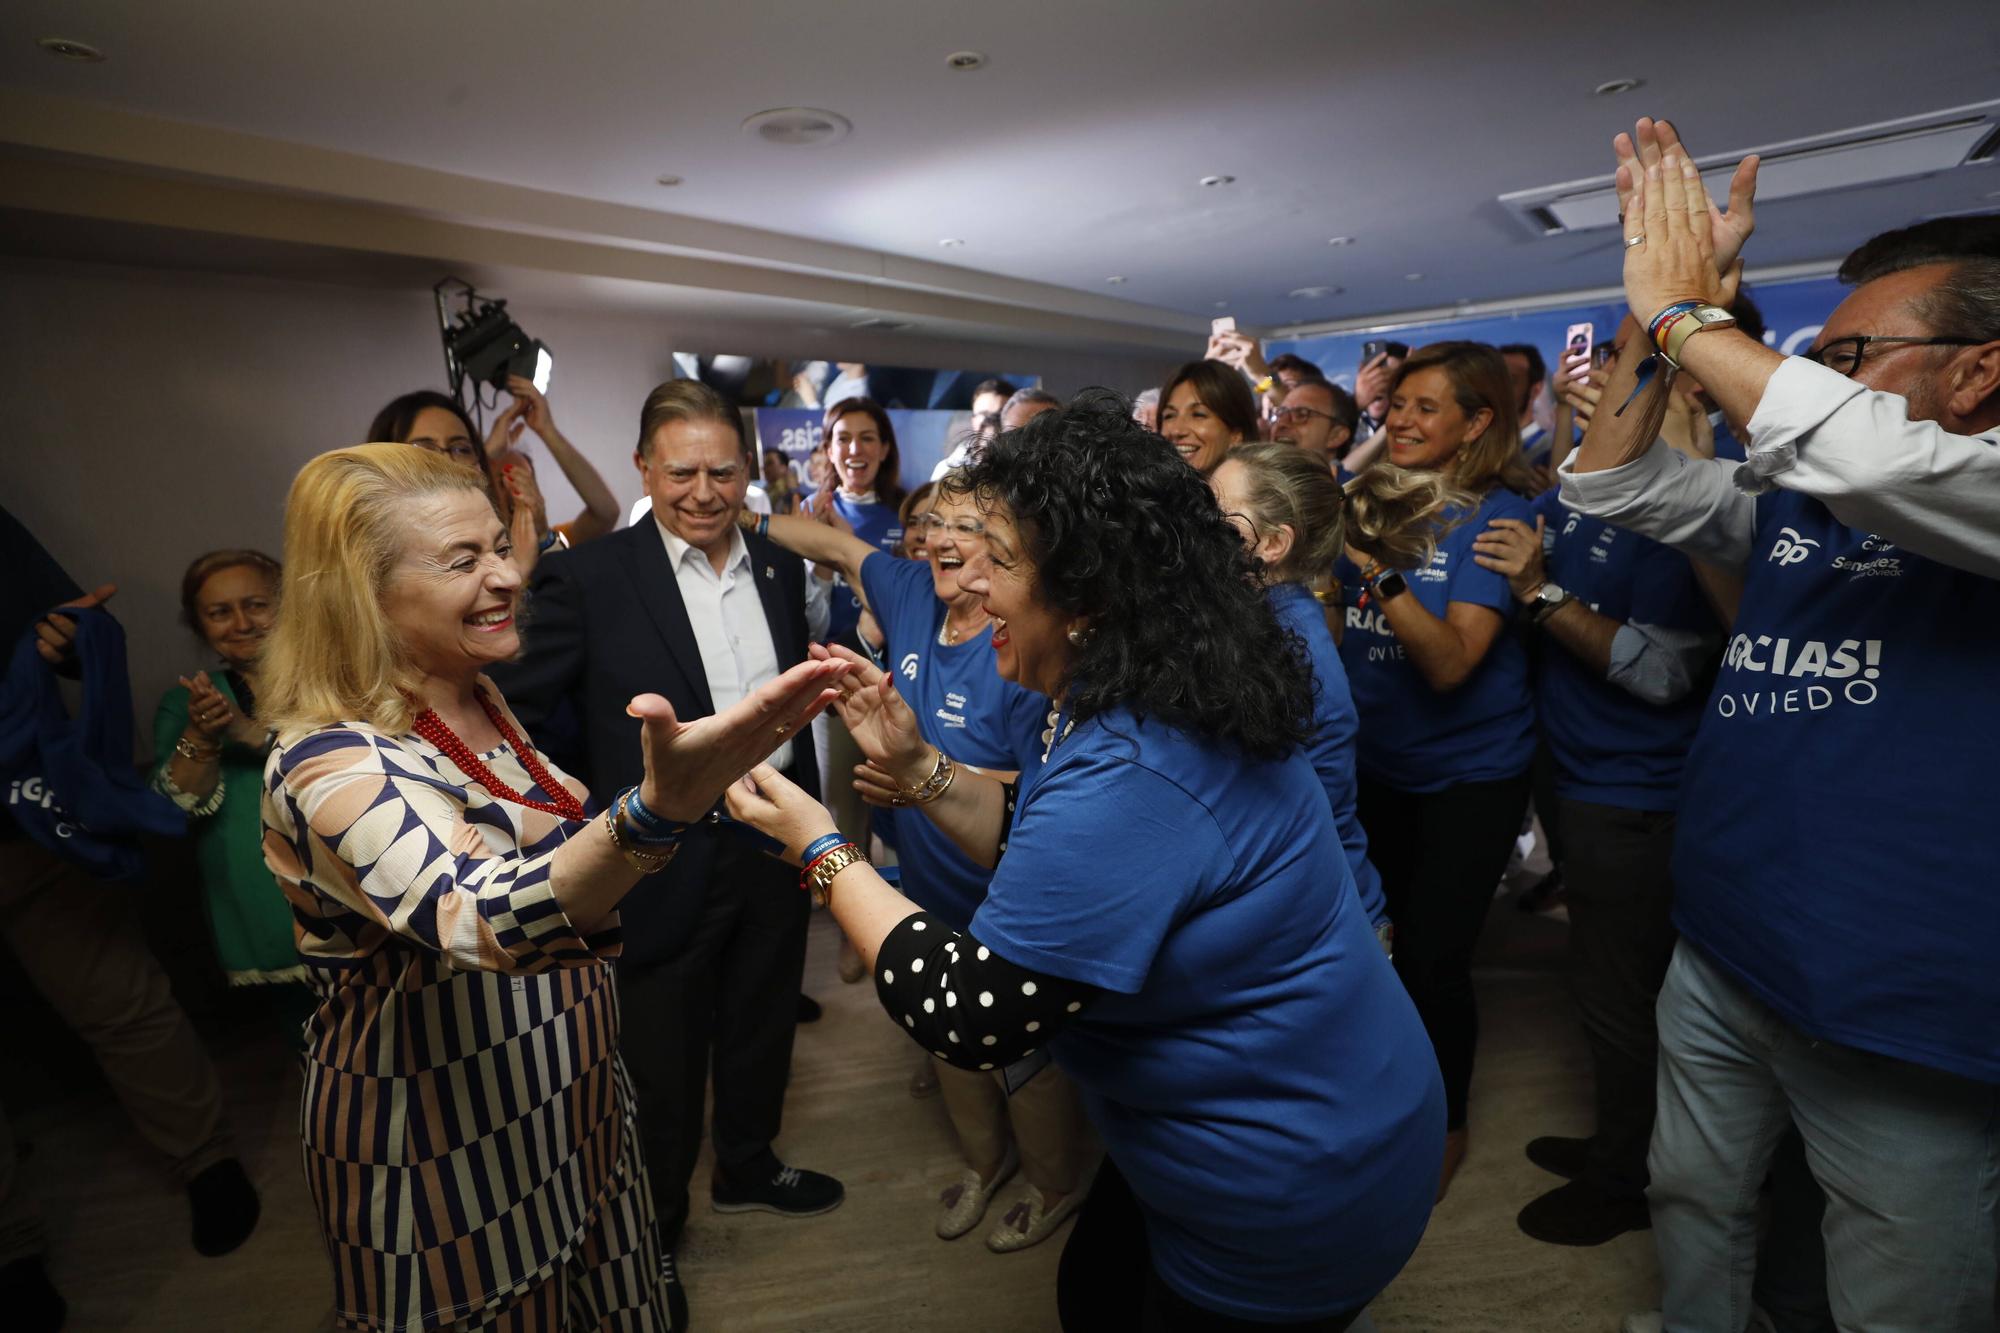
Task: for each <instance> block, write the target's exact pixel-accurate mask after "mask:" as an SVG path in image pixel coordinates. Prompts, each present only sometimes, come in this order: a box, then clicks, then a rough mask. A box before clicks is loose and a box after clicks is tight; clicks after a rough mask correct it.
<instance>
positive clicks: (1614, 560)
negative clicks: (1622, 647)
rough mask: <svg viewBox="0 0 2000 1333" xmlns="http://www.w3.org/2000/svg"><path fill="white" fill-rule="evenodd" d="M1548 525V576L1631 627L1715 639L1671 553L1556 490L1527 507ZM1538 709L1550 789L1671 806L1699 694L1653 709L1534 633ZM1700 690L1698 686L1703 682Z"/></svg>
mask: <svg viewBox="0 0 2000 1333" xmlns="http://www.w3.org/2000/svg"><path fill="white" fill-rule="evenodd" d="M1535 508H1536V510H1537V512H1539V513H1541V514H1542V515H1544V516H1545V517H1546V518H1547V520H1548V525H1549V536H1550V539H1551V545H1550V549H1549V553H1548V576H1549V578H1550V579H1551V580H1552V581H1554V582H1555V583H1557V584H1560V585H1561V586H1562V587H1563V588H1564V589H1565V590H1566V591H1567V592H1568V593H1569V594H1570V595H1571V596H1572V597H1574V598H1576V599H1577V600H1578V601H1580V602H1582V603H1583V604H1584V605H1585V606H1587V607H1589V608H1590V609H1591V610H1593V611H1595V612H1597V613H1598V614H1599V615H1603V616H1609V617H1610V618H1611V619H1613V620H1621V621H1624V622H1625V623H1627V624H1633V625H1653V626H1658V627H1660V628H1663V629H1673V630H1684V631H1691V632H1695V633H1706V634H1712V633H1714V632H1715V631H1716V630H1717V628H1718V626H1717V625H1716V623H1715V615H1714V613H1713V612H1711V611H1710V610H1709V608H1708V603H1707V602H1706V601H1705V600H1704V599H1703V597H1702V595H1701V588H1700V586H1699V585H1697V584H1696V582H1695V576H1694V566H1693V565H1691V564H1689V563H1688V558H1687V557H1686V556H1684V555H1682V554H1681V553H1680V552H1679V551H1676V550H1674V549H1673V548H1671V547H1668V546H1662V545H1661V544H1660V543H1658V542H1656V541H1653V540H1651V539H1650V538H1647V537H1641V536H1639V535H1638V534H1637V533H1635V532H1627V531H1625V530H1624V529H1622V528H1615V527H1613V526H1611V524H1609V523H1606V522H1605V521H1604V520H1603V519H1599V518H1591V517H1589V516H1588V515H1586V514H1579V513H1577V512H1576V511H1575V510H1573V509H1571V508H1569V507H1568V506H1566V505H1565V504H1563V503H1562V500H1561V498H1560V497H1559V495H1558V494H1557V492H1555V491H1550V492H1548V493H1547V494H1546V495H1544V496H1542V498H1541V499H1540V500H1538V501H1537V502H1536V504H1535ZM1542 638H1543V644H1542V663H1541V667H1542V669H1541V679H1540V680H1539V681H1538V682H1537V690H1536V695H1537V700H1538V703H1539V707H1538V709H1537V713H1538V714H1539V716H1540V719H1541V724H1542V738H1543V739H1544V740H1545V741H1547V742H1548V747H1549V754H1550V756H1551V757H1552V758H1553V759H1554V760H1555V782H1556V791H1557V792H1558V793H1560V794H1561V795H1563V796H1567V797H1569V798H1570V799H1572V800H1577V801H1591V802H1595V803H1596V804H1598V805H1615V806H1618V807H1620V808H1622V809H1626V810H1672V809H1674V808H1675V807H1676V806H1677V805H1678V804H1679V802H1680V788H1681V767H1682V765H1683V764H1685V763H1686V762H1687V752H1688V746H1689V745H1691V744H1692V743H1693V742H1694V733H1695V728H1696V727H1697V726H1698V725H1700V723H1701V712H1702V702H1703V700H1702V691H1701V690H1700V689H1695V690H1690V691H1689V692H1688V693H1687V694H1685V695H1683V696H1682V697H1681V698H1680V699H1677V700H1675V701H1674V702H1673V703H1670V704H1664V705H1662V704H1651V703H1647V702H1646V701H1645V700H1643V699H1641V698H1639V697H1638V696H1637V695H1635V694H1633V693H1632V692H1631V691H1630V690H1627V689H1624V688H1623V687H1621V686H1618V685H1614V684H1612V683H1611V682H1610V681H1608V680H1606V679H1605V678H1604V677H1603V676H1601V675H1599V674H1597V673H1596V672H1595V671H1593V670H1592V669H1591V668H1590V667H1588V666H1585V665H1584V663H1583V661H1582V660H1581V659H1580V658H1578V657H1577V656H1576V654H1574V653H1572V652H1570V651H1569V649H1567V648H1565V647H1563V645H1562V644H1560V643H1557V642H1555V641H1554V636H1553V635H1550V634H1544V635H1543V636H1542ZM1702 684H1704V685H1705V684H1706V681H1705V680H1704V681H1703V682H1702Z"/></svg>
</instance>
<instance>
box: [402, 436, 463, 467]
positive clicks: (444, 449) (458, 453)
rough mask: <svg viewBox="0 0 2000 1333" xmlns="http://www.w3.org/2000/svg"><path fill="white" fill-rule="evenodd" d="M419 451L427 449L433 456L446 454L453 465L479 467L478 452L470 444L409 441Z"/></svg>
mask: <svg viewBox="0 0 2000 1333" xmlns="http://www.w3.org/2000/svg"><path fill="white" fill-rule="evenodd" d="M410 443H411V444H414V445H416V446H417V448H419V449H428V450H430V451H431V452H432V453H434V454H447V455H449V456H450V457H451V460H452V461H453V462H455V463H469V464H471V465H472V466H474V467H477V466H479V451H478V450H476V449H474V448H473V447H472V446H471V445H470V444H436V443H433V442H432V441H430V440H411V441H410Z"/></svg>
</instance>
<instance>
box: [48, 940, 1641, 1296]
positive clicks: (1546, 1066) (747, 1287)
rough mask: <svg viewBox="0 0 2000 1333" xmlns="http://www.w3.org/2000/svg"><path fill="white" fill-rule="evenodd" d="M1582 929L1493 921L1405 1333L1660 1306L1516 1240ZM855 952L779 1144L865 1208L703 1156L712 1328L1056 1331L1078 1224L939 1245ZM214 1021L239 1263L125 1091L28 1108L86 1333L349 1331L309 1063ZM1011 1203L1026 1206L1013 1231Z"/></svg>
mask: <svg viewBox="0 0 2000 1333" xmlns="http://www.w3.org/2000/svg"><path fill="white" fill-rule="evenodd" d="M1563 931H1564V927H1563V926H1562V925H1561V924H1560V923H1558V922H1553V921H1548V920H1545V919H1541V918H1529V917H1524V916H1522V915H1521V914H1519V913H1517V912H1515V911H1514V910H1513V909H1512V906H1511V903H1508V902H1502V903H1499V904H1496V906H1495V908H1494V912H1493V916H1492V919H1491V922H1490V924H1489V926H1488V929H1487V939H1486V944H1485V948H1484V953H1483V957H1482V966H1481V968H1480V972H1479V988H1480V999H1481V1005H1482V1024H1483V1037H1482V1047H1481V1051H1480V1065H1479V1070H1478V1075H1477V1078H1476V1080H1475V1082H1474V1086H1473V1116H1472V1133H1473V1138H1472V1151H1471V1156H1470V1158H1469V1159H1468V1160H1467V1163H1466V1166H1465V1169H1464V1170H1463V1171H1462V1172H1461V1173H1460V1175H1459V1177H1458V1180H1457V1183H1456V1184H1455V1185H1454V1186H1453V1189H1452V1192H1451V1196H1450V1197H1449V1198H1448V1199H1447V1200H1446V1201H1445V1203H1444V1204H1443V1205H1442V1206H1440V1207H1439V1209H1438V1211H1437V1213H1436V1215H1435V1216H1434V1217H1433V1219H1432V1221H1431V1226H1430V1230H1429V1233H1428V1234H1427V1235H1426V1236H1425V1238H1424V1242H1423V1245H1422V1247H1421V1248H1420V1249H1419V1250H1418V1251H1417V1254H1416V1257H1415V1258H1414V1259H1413V1260H1412V1261H1411V1263H1410V1265H1409V1267H1408V1268H1407V1269H1406V1270H1405V1271H1404V1273H1403V1275H1402V1277H1401V1278H1399V1279H1398V1281H1397V1282H1396V1283H1395V1285H1394V1286H1392V1287H1391V1288H1390V1289H1389V1290H1388V1291H1387V1292H1386V1293H1384V1294H1383V1296H1382V1297H1381V1298H1380V1299H1379V1300H1378V1301H1377V1302H1376V1303H1375V1305H1374V1307H1373V1309H1372V1311H1371V1315H1372V1317H1373V1319H1374V1321H1375V1324H1376V1327H1378V1328H1379V1329H1381V1330H1384V1331H1385V1333H1387V1331H1389V1330H1402V1329H1408V1330H1452V1333H1479V1331H1481V1330H1510V1331H1511V1330H1536V1331H1537V1333H1541V1331H1543V1330H1567V1329H1592V1330H1609V1329H1614V1328H1616V1327H1617V1324H1618V1320H1619V1318H1620V1317H1621V1316H1622V1315H1623V1314H1624V1313H1626V1312H1628V1311H1632V1310H1638V1309H1644V1308H1649V1307H1651V1306H1654V1305H1656V1304H1657V1300H1656V1297H1655V1281H1656V1274H1655V1268H1654V1259H1653V1250H1652V1245H1651V1240H1650V1236H1649V1235H1648V1234H1647V1233H1644V1232H1640V1233H1634V1234H1629V1235H1626V1236H1623V1237H1620V1238H1619V1239H1618V1240H1616V1241H1614V1242H1612V1243H1611V1244H1609V1245H1606V1246H1603V1247H1600V1248H1598V1249H1593V1250H1571V1249H1562V1248H1558V1247H1553V1246H1547V1245H1541V1244H1537V1243H1536V1242H1534V1241H1530V1240H1528V1239H1527V1238H1526V1237H1524V1236H1522V1235H1521V1234H1520V1232H1519V1231H1517V1230H1516V1228H1515V1226H1514V1214H1515V1213H1516V1212H1517V1211H1518V1210H1519V1209H1520V1207H1521V1206H1522V1205H1523V1204H1525V1203H1526V1202H1528V1200H1530V1199H1532V1198H1534V1197H1535V1196H1536V1195H1537V1194H1538V1193H1540V1192H1541V1191H1542V1190H1544V1189H1547V1188H1549V1187H1550V1186H1552V1185H1553V1184H1555V1183H1558V1182H1556V1181H1555V1179H1554V1178H1553V1177H1550V1176H1548V1175H1545V1174H1543V1173H1542V1172H1540V1171H1538V1170H1537V1169H1535V1168H1534V1167H1533V1166H1531V1165H1529V1163H1528V1162H1527V1161H1526V1159H1525V1158H1524V1157H1523V1156H1522V1154H1521V1149H1522V1145H1523V1144H1524V1143H1526V1142H1527V1140H1528V1139H1529V1138H1531V1137H1533V1136H1534V1135H1536V1134H1542V1133H1581V1132H1585V1131H1587V1130H1588V1128H1589V1124H1588V1120H1589V1112H1588V1106H1587V1095H1588V1078H1587V1072H1586V1066H1585V1063H1584V1053H1583V1047H1582V1043H1581V1040H1580V1038H1579V1037H1578V1035H1577V1033H1576V1028H1575V1023H1574V1021H1573V1019H1572V1017H1571V1014H1570V1011H1569V1007H1568V1002H1567V1000H1566V999H1565V997H1564V994H1563V990H1562V986H1561V983H1560V979H1559V976H1558V973H1557V967H1558V962H1559V957H1560V950H1561V947H1562V939H1563ZM834 942H835V937H834V934H833V931H832V927H831V923H830V922H829V921H828V920H827V919H826V917H825V916H824V915H823V914H822V915H816V916H815V917H814V921H813V940H812V948H811V954H810V957H809V961H808V964H807V989H808V990H809V991H810V992H811V993H812V994H814V995H815V996H817V997H818V998H819V999H820V1000H821V1001H822V1002H823V1003H824V1005H825V1007H826V1017H825V1018H824V1020H822V1021H821V1022H820V1023H818V1024H816V1025H812V1026H808V1027H805V1028H802V1029H801V1030H800V1033H799V1041H798V1049H797V1055H796V1058H795V1061H794V1066H793V1075H792V1088H791V1094H790V1100H789V1103H788V1106H787V1113H786V1129H785V1133H784V1136H783V1138H782V1139H781V1141H780V1143H779V1145H778V1146H779V1149H780V1152H781V1154H782V1155H783V1156H784V1157H785V1159H786V1160H787V1161H789V1162H791V1163H793V1164H796V1165H800V1166H807V1167H812V1168H815V1169H818V1170H824V1171H830V1172H832V1173H834V1174H836V1175H838V1176H839V1177H840V1178H841V1179H843V1180H844V1181H845V1182H846V1184H847V1202H846V1203H845V1204H844V1205H843V1206H842V1207H841V1208H840V1209H839V1210H837V1211H836V1212H834V1213H831V1214H829V1215H827V1216H824V1217H819V1218H813V1219H808V1220H804V1221H790V1220H787V1219H782V1218H777V1217H772V1216H768V1215H765V1214H758V1213H752V1214H730V1215H720V1214H714V1213H710V1212H708V1211H707V1206H706V1202H705V1182H706V1180H707V1166H706V1164H705V1163H704V1164H703V1165H702V1166H701V1167H700V1168H698V1170H697V1173H696V1191H695V1194H696V1199H697V1203H696V1205H695V1214H694V1218H693V1220H692V1222H691V1224H690V1226H689V1228H688V1231H687V1235H686V1238H685V1243H684V1247H683V1256H682V1258H683V1266H684V1268H685V1271H686V1276H687V1282H688V1287H689V1294H690V1299H691V1301H692V1305H693V1310H694V1325H695V1327H696V1328H697V1329H698V1330H700V1331H701V1333H711V1331H720V1330H738V1329H741V1330H759V1331H760V1333H761V1331H762V1330H778V1331H789V1330H828V1331H829V1333H843V1331H847V1330H853V1331H855V1333H859V1331H860V1330H868V1331H869V1333H880V1331H881V1330H902V1329H911V1330H931V1329H951V1330H967V1331H972V1333H977V1331H984V1330H993V1331H994V1333H1002V1331H1005V1333H1034V1331H1035V1330H1044V1329H1054V1328H1055V1327H1056V1321H1055V1308H1054V1298H1053V1294H1052V1293H1053V1284H1054V1275H1055V1267H1056V1260H1057V1257H1058V1252H1059V1247H1060V1244H1061V1240H1062V1236H1061V1235H1058V1236H1057V1237H1056V1239H1055V1240H1054V1241H1053V1242H1051V1243H1049V1244H1045V1245H1042V1246H1040V1247H1038V1248H1036V1249H1032V1250H1028V1251H1025V1252H1022V1253H1018V1254H1012V1255H995V1254H992V1253H990V1252H988V1251H987V1250H986V1248H985V1247H984V1245H983V1244H982V1243H981V1239H980V1238H981V1236H982V1234H983V1231H975V1232H974V1233H973V1234H972V1235H970V1236H968V1237H966V1238H964V1239H962V1240H959V1241H956V1242H952V1243H945V1242H942V1241H939V1240H937V1239H936V1237H935V1235H934V1234H933V1232H932V1225H933V1220H934V1210H935V1202H934V1200H935V1196H936V1194H937V1191H938V1190H939V1189H940V1188H941V1187H942V1186H943V1185H944V1184H945V1183H946V1182H947V1180H948V1179H949V1178H950V1177H951V1175H952V1173H953V1171H954V1154H953V1150H952V1146H951V1140H950V1134H949V1130H948V1128H947V1126H946V1123H945V1119H944V1113H943V1111H942V1110H941V1108H940V1107H939V1105H938V1103H937V1101H936V1099H934V1098H933V1099H931V1100H929V1101H922V1102H919V1101H915V1100H913V1099H911V1098H910V1097H909V1095H908V1094H907V1092H906V1090H905V1087H906V1084H907V1082H908V1076H909V1074H910V1071H911V1069H912V1068H913V1067H914V1062H915V1057H916V1049H915V1047H914V1046H912V1045H911V1044H910V1043H909V1042H908V1041H907V1040H906V1039H905V1038H904V1037H903V1036H902V1035H901V1034H900V1033H899V1032H898V1031H897V1030H896V1029H894V1028H893V1027H892V1026H891V1025H890V1024H889V1023H888V1022H887V1021H885V1020H884V1019H883V1017H882V1014H881V1012H880V1010H879V1009H878V1008H877V1006H876V1004H875V1000H874V997H873V993H872V992H873V988H872V987H870V986H866V985H858V986H843V985H841V984H840V982H839V981H838V980H837V979H836V978H835V976H834V968H833V958H834ZM240 1008H241V1006H240V1005H238V1006H236V1009H237V1010H239V1011H240ZM204 1028H205V1030H207V1032H208V1033H209V1036H210V1042H211V1049H212V1050H213V1051H214V1052H215V1055H216V1058H217V1060H218V1062H219V1063H220V1064H221V1066H222V1069H223V1077H224V1083H225V1087H226V1089H227V1091H228V1095H229V1100H230V1111H231V1115H232V1117H233V1119H234V1122H235V1125H236V1128H237V1133H238V1136H239V1138H240V1140H241V1147H242V1152H243V1158H244V1161H245V1163H246V1165H247V1166H248V1168H249V1170H250V1173H251V1175H252V1177H253V1178H254V1179H255V1180H256V1182H257V1185H258V1188H259V1189H260V1190H261V1191H262V1192H263V1197H264V1215H263V1220H262V1222H261V1223H260V1224H259V1226H258V1229H257V1232H256V1234H255V1235H254V1236H252V1237H251V1239H250V1241H249V1242H248V1243H247V1244H246V1245H244V1247H243V1248H242V1249H240V1250H238V1251H237V1252H236V1253H235V1254H232V1255H229V1256H227V1257H225V1258H221V1259H203V1258H201V1257H200V1256H198V1255H196V1254H195V1252H194V1251H193V1250H192V1249H191V1248H190V1247H189V1245H188V1243H187V1227H188V1221H187V1206H186V1202H185V1198H184V1196H182V1195H180V1194H178V1193H175V1192H173V1191H172V1190H171V1189H170V1188H169V1187H168V1186H167V1185H166V1184H165V1182H164V1180H163V1178H162V1176H161V1173H160V1170H159V1166H158V1163H157V1161H156V1160H155V1159H154V1158H153V1157H152V1156H151V1155H150V1154H149V1153H148V1151H147V1150H146V1148H145V1147H144V1145H143V1144H140V1143H139V1142H137V1141H136V1140H135V1138H134V1137H133V1135H132V1134H131V1132H130V1130H129V1129H128V1127H127V1125H126V1123H125V1121H124V1120H123V1118H122V1116H121V1115H120V1113H119V1111H118V1109H117V1107H116V1106H115V1104H113V1103H112V1102H111V1101H110V1100H109V1098H108V1097H107V1096H106V1095H104V1094H103V1093H102V1091H101V1090H97V1089H92V1088H91V1087H90V1086H89V1085H88V1083H87V1082H86V1083H85V1084H84V1085H83V1086H82V1088H81V1089H80V1090H75V1089H72V1090H68V1091H59V1092H58V1093H57V1094H56V1095H52V1096H46V1097H44V1098H43V1099H42V1100H41V1102H40V1104H39V1105H31V1106H30V1107H29V1109H28V1110H26V1111H25V1113H17V1115H16V1120H15V1129H16V1132H17V1134H18V1135H19V1137H20V1138H22V1139H23V1140H25V1141H28V1142H30V1143H31V1144H32V1148H33V1151H32V1156H31V1157H30V1159H29V1161H28V1163H27V1165H26V1169H25V1174H26V1176H27V1178H28V1179H29V1180H30V1181H31V1182H32V1183H33V1185H34V1186H35V1187H36V1188H37V1189H38V1191H39V1193H40V1196H41V1199H42V1202H43V1209H44V1213H45V1215H46V1218H47V1222H48V1227H49V1232H50V1238H51V1254H50V1268H51V1272H52V1275H53V1276H54V1278H55V1281H56V1283H57V1285H58V1286H59V1287H60V1288H61V1290H62V1291H63V1293H64V1295H65V1296H66V1297H67V1298H68V1300H69V1303H70V1322H69V1326H68V1327H69V1328H70V1329H72V1330H78V1331H86V1330H87V1331H89V1333H98V1331H99V1330H103V1331H104V1333H112V1331H114V1330H149V1331H151V1330H182V1329H186V1330H195V1329H200V1330H231V1331H232V1333H235V1331H240V1333H263V1331H264V1330H269V1331H270V1333H299V1331H302V1330H303V1331H307V1333H310V1331H311V1330H316V1329H320V1328H323V1327H328V1326H329V1323H328V1320H329V1301H330V1296H329V1284H328V1281H327V1275H326V1272H325V1268H324V1264H325V1260H324V1257H323V1252H322V1250H321V1249H320V1245H319V1241H318V1235H317V1231H316V1229H315V1225H314V1222H313V1219H312V1216H311V1213H310V1210H309V1208H308V1205H307V1199H306V1192H305V1186H304V1183H303V1179H302V1177H301V1174H300V1169H299V1161H298V1149H297V1139H296V1124H295V1122H296V1116H297V1099H298V1093H299V1079H298V1074H297V1071H296V1068H295V1065H294V1061H293V1058H292V1057H291V1056H290V1055H289V1054H288V1053H287V1051H286V1049H285V1045H284V1042H283V1040H282V1039H281V1037H280V1036H279V1035H278V1032H277V1030H276V1028H275V1026H274V1025H272V1024H270V1023H269V1022H267V1021H264V1020H263V1019H262V1018H261V1017H260V1016H257V1015H248V1016H246V1015H245V1014H243V1013H241V1012H225V1013H221V1014H218V1015H213V1016H207V1017H205V1018H204ZM9 1100H10V1103H11V1102H13V1101H14V1100H15V1098H14V1097H13V1094H12V1091H11V1090H10V1093H9ZM28 1100H30V1101H33V1100H34V1099H33V1098H32V1097H31V1098H29V1099H28ZM1006 1202H1007V1196H1006V1195H1004V1194H1003V1195H1002V1196H1001V1199H1000V1200H999V1202H998V1203H997V1204H996V1206H995V1208H994V1209H993V1211H992V1212H991V1213H990V1214H989V1216H991V1217H994V1218H997V1217H998V1216H999V1214H1000V1213H1001V1212H1002V1211H1004V1210H1005V1206H1006Z"/></svg>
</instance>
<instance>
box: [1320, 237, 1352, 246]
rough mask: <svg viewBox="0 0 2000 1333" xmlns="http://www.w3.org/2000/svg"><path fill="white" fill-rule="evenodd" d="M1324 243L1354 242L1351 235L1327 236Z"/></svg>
mask: <svg viewBox="0 0 2000 1333" xmlns="http://www.w3.org/2000/svg"><path fill="white" fill-rule="evenodd" d="M1326 243H1327V244H1328V245H1352V244H1354V238H1353V237H1352V236H1329V237H1327V238H1326Z"/></svg>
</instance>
